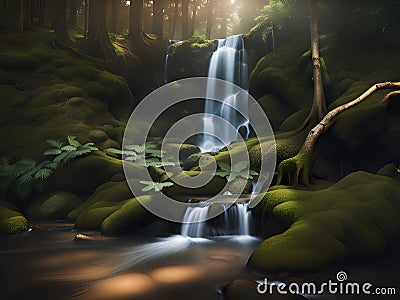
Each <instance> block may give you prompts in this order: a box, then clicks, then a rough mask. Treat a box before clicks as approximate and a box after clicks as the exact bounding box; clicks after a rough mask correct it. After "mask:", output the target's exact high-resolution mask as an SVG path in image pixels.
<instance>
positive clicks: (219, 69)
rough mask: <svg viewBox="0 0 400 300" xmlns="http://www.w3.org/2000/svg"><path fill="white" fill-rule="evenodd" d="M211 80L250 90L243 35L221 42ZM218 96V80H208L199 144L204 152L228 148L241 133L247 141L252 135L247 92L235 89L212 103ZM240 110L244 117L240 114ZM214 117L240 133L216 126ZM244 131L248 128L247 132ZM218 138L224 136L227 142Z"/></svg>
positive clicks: (214, 57)
mask: <svg viewBox="0 0 400 300" xmlns="http://www.w3.org/2000/svg"><path fill="white" fill-rule="evenodd" d="M208 78H210V79H215V78H217V79H222V80H226V81H229V82H231V83H234V84H236V85H238V86H240V87H241V88H243V89H244V90H245V91H248V85H249V83H248V66H247V52H246V49H245V47H244V39H243V36H242V35H235V36H231V37H228V38H226V39H225V40H219V41H218V48H217V50H216V51H215V52H214V53H213V55H212V57H211V61H210V66H209V72H208ZM218 92H221V91H218ZM216 93H217V91H216V86H215V81H214V80H209V82H208V84H207V99H206V104H205V114H206V115H205V116H204V118H203V135H202V139H201V141H200V144H199V147H200V149H201V150H202V152H215V151H218V150H220V149H221V148H223V147H224V146H226V145H225V143H226V142H227V141H228V142H229V143H230V142H232V141H235V140H237V139H238V136H239V135H240V134H243V137H244V138H248V136H249V131H250V130H249V121H248V114H247V112H248V93H247V92H246V93H236V94H235V93H234V92H233V89H231V90H226V91H224V95H225V97H224V98H225V99H224V102H223V103H222V104H221V103H217V102H215V101H213V100H211V99H215V98H216V97H215V95H216ZM237 110H240V111H241V112H243V113H244V114H240V113H238V111H237ZM213 116H218V117H221V118H222V119H224V120H226V121H228V122H229V123H230V124H232V125H233V127H234V128H236V130H237V131H236V132H232V130H230V128H229V127H230V126H227V125H224V126H220V125H218V126H216V124H215V122H214V120H213ZM242 128H244V129H245V132H244V133H243V132H242V131H243V129H242ZM239 132H240V133H239ZM216 137H223V139H224V141H225V143H224V142H222V141H221V140H220V139H217V138H216Z"/></svg>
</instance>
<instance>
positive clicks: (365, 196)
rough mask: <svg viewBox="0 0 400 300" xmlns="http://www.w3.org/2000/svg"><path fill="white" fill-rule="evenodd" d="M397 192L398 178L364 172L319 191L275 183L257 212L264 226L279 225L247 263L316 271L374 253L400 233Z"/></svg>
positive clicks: (266, 268) (261, 268)
mask: <svg viewBox="0 0 400 300" xmlns="http://www.w3.org/2000/svg"><path fill="white" fill-rule="evenodd" d="M399 195H400V186H399V183H398V182H397V181H395V180H394V179H392V178H389V177H386V176H380V175H375V174H370V173H366V172H356V173H352V174H350V175H348V176H347V177H345V178H344V179H342V180H341V181H339V182H338V183H336V184H334V185H332V186H331V187H329V188H326V189H322V190H319V191H305V190H295V189H291V188H285V187H278V188H275V189H273V190H271V191H269V192H267V193H266V194H265V195H264V197H263V201H262V203H261V204H260V205H259V207H258V208H257V209H256V212H258V213H262V214H263V215H264V220H265V221H266V224H265V225H266V226H265V228H268V226H269V225H271V227H275V228H276V227H277V226H278V227H280V228H281V231H280V233H275V235H273V236H271V237H269V238H268V239H266V240H265V241H264V242H263V243H261V244H260V245H259V246H258V247H257V249H256V250H255V251H254V253H253V254H252V256H251V257H250V259H249V262H248V266H249V267H250V268H252V269H255V270H258V271H262V272H264V273H267V272H282V271H288V272H306V271H319V270H322V269H323V268H327V267H329V266H330V265H333V264H337V263H338V262H341V261H343V260H345V259H349V258H353V257H357V258H362V257H364V258H365V257H370V256H372V255H376V254H377V253H380V252H381V251H383V250H384V249H385V248H386V247H388V246H389V245H390V244H391V243H392V242H393V241H394V240H395V239H396V237H397V236H398V234H399V233H400V201H399Z"/></svg>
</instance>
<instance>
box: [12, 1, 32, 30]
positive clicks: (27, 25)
mask: <svg viewBox="0 0 400 300" xmlns="http://www.w3.org/2000/svg"><path fill="white" fill-rule="evenodd" d="M20 3H21V7H20V14H19V20H18V23H17V25H16V30H17V31H18V32H23V31H25V30H30V29H32V20H31V1H30V0H21V1H20Z"/></svg>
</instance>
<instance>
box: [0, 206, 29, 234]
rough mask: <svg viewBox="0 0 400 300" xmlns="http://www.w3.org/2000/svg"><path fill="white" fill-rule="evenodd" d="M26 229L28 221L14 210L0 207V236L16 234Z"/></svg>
mask: <svg viewBox="0 0 400 300" xmlns="http://www.w3.org/2000/svg"><path fill="white" fill-rule="evenodd" d="M27 229H28V221H27V220H26V218H25V217H24V216H23V215H22V214H21V213H19V212H18V211H16V210H12V209H9V208H6V207H3V206H0V234H17V233H21V232H24V231H26V230H27Z"/></svg>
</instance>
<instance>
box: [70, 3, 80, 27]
mask: <svg viewBox="0 0 400 300" xmlns="http://www.w3.org/2000/svg"><path fill="white" fill-rule="evenodd" d="M78 2H79V0H70V2H69V19H68V23H69V27H70V28H71V29H77V28H78V7H79V3H78Z"/></svg>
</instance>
